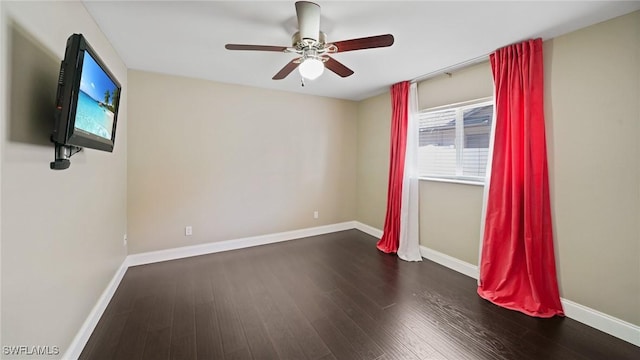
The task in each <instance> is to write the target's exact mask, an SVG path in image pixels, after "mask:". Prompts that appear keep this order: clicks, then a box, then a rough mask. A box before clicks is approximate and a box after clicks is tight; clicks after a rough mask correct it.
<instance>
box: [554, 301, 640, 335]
mask: <svg viewBox="0 0 640 360" xmlns="http://www.w3.org/2000/svg"><path fill="white" fill-rule="evenodd" d="M560 301H561V302H562V307H563V308H564V314H565V315H566V316H567V317H568V318H571V319H573V320H575V321H578V322H581V323H583V324H585V325H589V326H591V327H592V328H595V329H598V330H600V331H602V332H605V333H607V334H609V335H612V336H615V337H617V338H619V339H622V340H624V341H627V342H629V343H632V344H633V345H635V346H640V326H637V325H634V324H631V323H628V322H626V321H624V320H620V319H618V318H615V317H613V316H610V315H607V314H605V313H603V312H600V311H598V310H595V309H592V308H589V307H586V306H584V305H580V304H578V303H575V302H573V301H571V300H567V299H564V298H561V299H560Z"/></svg>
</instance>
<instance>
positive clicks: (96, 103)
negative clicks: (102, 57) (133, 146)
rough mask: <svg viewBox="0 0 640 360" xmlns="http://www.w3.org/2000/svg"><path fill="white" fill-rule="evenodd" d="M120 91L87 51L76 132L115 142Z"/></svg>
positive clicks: (82, 75) (83, 67)
mask: <svg viewBox="0 0 640 360" xmlns="http://www.w3.org/2000/svg"><path fill="white" fill-rule="evenodd" d="M119 96H120V93H119V90H118V87H117V86H116V84H114V83H113V81H111V79H110V78H109V76H107V74H106V73H105V72H104V71H103V70H102V68H101V67H100V65H98V63H97V62H96V61H95V60H94V59H93V57H91V54H89V53H88V52H86V51H85V53H84V61H83V64H82V73H81V78H80V93H79V94H78V106H77V108H76V121H75V128H76V129H80V130H83V131H86V132H89V133H91V134H94V135H97V136H100V137H102V138H105V139H108V140H111V132H112V131H113V120H114V118H115V106H116V104H117V103H118V98H119Z"/></svg>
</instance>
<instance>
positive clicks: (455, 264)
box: [420, 245, 478, 280]
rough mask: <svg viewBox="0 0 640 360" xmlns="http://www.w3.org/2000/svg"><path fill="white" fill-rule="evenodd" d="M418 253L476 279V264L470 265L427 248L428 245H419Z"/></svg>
mask: <svg viewBox="0 0 640 360" xmlns="http://www.w3.org/2000/svg"><path fill="white" fill-rule="evenodd" d="M420 255H422V257H423V258H425V259H428V260H431V261H433V262H435V263H438V264H440V265H442V266H446V267H448V268H449V269H451V270H455V271H457V272H459V273H461V274H464V275H467V276H468V277H470V278H473V279H476V280H478V267H477V266H476V265H471V264H469V263H468V262H466V261H462V260H460V259H458V258H454V257H453V256H449V255H447V254H443V253H441V252H439V251H436V250H433V249H429V248H428V247H426V246H422V245H420Z"/></svg>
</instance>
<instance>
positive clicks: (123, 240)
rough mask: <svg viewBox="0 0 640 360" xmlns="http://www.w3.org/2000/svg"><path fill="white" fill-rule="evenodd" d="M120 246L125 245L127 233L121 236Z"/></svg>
mask: <svg viewBox="0 0 640 360" xmlns="http://www.w3.org/2000/svg"><path fill="white" fill-rule="evenodd" d="M122 246H124V247H126V246H127V234H124V236H123V237H122Z"/></svg>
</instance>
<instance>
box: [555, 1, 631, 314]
mask: <svg viewBox="0 0 640 360" xmlns="http://www.w3.org/2000/svg"><path fill="white" fill-rule="evenodd" d="M544 52H545V74H546V76H545V83H546V86H545V93H546V98H545V108H546V111H545V116H546V121H547V132H548V133H547V137H548V140H547V142H548V149H549V172H550V174H549V176H550V185H551V201H552V209H553V214H554V225H555V238H556V244H557V246H556V253H557V254H558V259H557V263H558V272H559V278H560V290H561V295H562V296H563V297H565V298H567V299H570V300H573V301H575V302H578V303H580V304H583V305H586V306H588V307H591V308H594V309H597V310H600V311H602V312H604V313H607V314H610V315H613V316H615V317H618V318H620V319H623V320H626V321H628V322H631V323H634V324H636V325H640V222H639V221H638V216H639V214H640V146H639V144H640V140H639V139H640V108H639V106H640V105H639V104H640V12H635V13H633V14H630V15H627V16H623V17H620V18H617V19H614V20H611V21H607V22H604V23H601V24H598V25H594V26H591V27H588V28H585V29H582V30H579V31H576V32H574V33H571V34H568V35H565V36H561V37H558V38H556V39H553V40H551V41H547V42H546V43H545V45H544Z"/></svg>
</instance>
